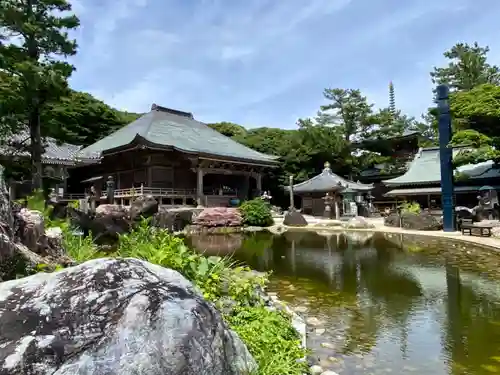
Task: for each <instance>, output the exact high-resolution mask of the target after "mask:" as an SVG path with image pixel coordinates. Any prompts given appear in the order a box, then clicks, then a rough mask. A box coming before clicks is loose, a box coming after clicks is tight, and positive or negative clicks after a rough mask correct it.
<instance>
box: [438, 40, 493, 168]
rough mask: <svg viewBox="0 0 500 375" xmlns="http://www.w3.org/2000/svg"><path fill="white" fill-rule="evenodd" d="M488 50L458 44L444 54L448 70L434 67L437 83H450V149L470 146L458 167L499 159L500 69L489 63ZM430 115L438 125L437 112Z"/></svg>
mask: <svg viewBox="0 0 500 375" xmlns="http://www.w3.org/2000/svg"><path fill="white" fill-rule="evenodd" d="M488 52H489V47H481V46H479V45H478V43H474V44H473V45H472V46H471V45H468V44H464V43H458V44H456V45H455V46H454V47H452V48H451V50H449V51H447V52H445V54H444V55H445V57H447V58H448V59H449V60H451V61H450V63H449V64H448V66H447V67H444V68H434V71H433V72H432V73H431V77H432V79H433V82H434V83H437V84H441V83H443V84H448V85H449V86H450V89H451V91H452V93H451V94H450V110H451V114H452V127H453V130H454V134H453V138H452V141H451V144H450V146H454V147H457V146H467V147H466V148H462V149H461V150H460V151H459V152H458V153H457V154H456V155H455V157H454V160H453V163H454V165H455V166H461V165H465V164H475V163H479V162H483V161H487V160H494V161H495V162H498V161H499V160H500V157H499V156H500V152H499V151H497V150H500V148H499V147H498V146H500V142H499V141H500V127H499V125H500V110H499V108H500V86H499V85H500V68H499V67H498V66H496V65H491V64H490V63H488V61H487V55H488ZM429 113H430V114H431V115H433V116H434V117H435V120H434V121H435V122H437V110H435V109H433V110H430V111H429Z"/></svg>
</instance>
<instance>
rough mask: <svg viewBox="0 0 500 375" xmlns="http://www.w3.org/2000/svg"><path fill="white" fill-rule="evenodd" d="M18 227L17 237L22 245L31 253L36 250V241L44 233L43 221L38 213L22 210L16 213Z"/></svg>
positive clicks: (41, 215)
mask: <svg viewBox="0 0 500 375" xmlns="http://www.w3.org/2000/svg"><path fill="white" fill-rule="evenodd" d="M17 219H18V220H19V223H20V227H19V231H18V233H17V235H18V236H19V240H20V241H21V243H22V244H23V245H25V246H26V247H27V248H28V249H30V250H32V251H36V250H37V248H38V240H39V239H40V237H42V235H43V234H44V232H45V221H44V218H43V214H42V213H41V212H40V211H36V210H29V209H27V208H22V209H21V210H20V211H19V213H17Z"/></svg>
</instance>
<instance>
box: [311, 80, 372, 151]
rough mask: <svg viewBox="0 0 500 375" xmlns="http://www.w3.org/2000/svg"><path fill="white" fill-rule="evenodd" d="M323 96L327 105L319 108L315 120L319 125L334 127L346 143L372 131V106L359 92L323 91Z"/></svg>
mask: <svg viewBox="0 0 500 375" xmlns="http://www.w3.org/2000/svg"><path fill="white" fill-rule="evenodd" d="M323 96H324V97H325V99H326V100H328V101H329V103H328V104H326V105H322V106H321V110H320V111H319V113H318V117H317V119H316V121H317V123H318V124H319V125H323V126H328V125H329V126H335V128H336V129H337V130H338V131H339V132H340V133H341V134H342V136H343V138H344V140H345V141H346V142H347V143H349V142H352V141H353V140H354V138H353V137H355V136H361V137H363V136H365V135H366V134H367V133H369V132H370V130H372V128H373V125H374V124H373V123H372V122H371V121H370V120H371V115H372V105H370V104H368V101H367V99H366V97H365V96H363V95H362V94H361V91H360V90H353V89H341V88H336V89H325V91H324V92H323Z"/></svg>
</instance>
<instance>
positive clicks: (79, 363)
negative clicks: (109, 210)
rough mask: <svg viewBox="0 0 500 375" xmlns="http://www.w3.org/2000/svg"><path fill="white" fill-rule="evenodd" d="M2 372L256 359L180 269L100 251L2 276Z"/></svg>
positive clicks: (118, 370)
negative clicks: (61, 265)
mask: <svg viewBox="0 0 500 375" xmlns="http://www.w3.org/2000/svg"><path fill="white" fill-rule="evenodd" d="M0 332H1V337H2V345H0V374H9V375H26V374H29V375H48V374H51V375H96V374H107V375H125V374H157V375H160V374H172V375H174V374H183V375H201V374H206V375H219V374H220V375H236V374H242V375H243V374H245V375H247V374H249V373H250V372H252V371H255V370H256V364H255V361H254V360H253V358H252V357H251V355H250V354H249V352H248V350H247V349H246V347H245V345H244V344H243V343H242V342H241V340H240V339H239V338H238V336H237V335H236V334H235V333H234V332H232V331H231V330H230V329H228V327H227V326H226V324H225V323H224V321H223V320H222V317H221V315H220V314H219V312H218V311H217V310H215V308H214V307H213V306H212V305H211V304H210V303H208V302H206V301H205V300H204V299H203V298H202V297H201V296H200V295H199V294H198V293H197V292H195V290H193V287H192V285H191V283H190V282H189V281H188V280H186V279H185V278H184V277H183V276H182V275H180V274H179V273H178V272H175V271H172V270H169V269H166V268H162V267H159V266H155V265H152V264H149V263H147V262H144V261H140V260H137V259H130V258H129V259H118V260H116V259H115V260H112V259H98V260H93V261H89V262H86V263H84V264H81V265H79V266H77V267H72V268H68V269H65V270H63V271H60V272H56V273H51V274H48V273H39V274H37V275H33V276H30V277H26V278H23V279H18V280H12V281H9V282H5V283H1V284H0Z"/></svg>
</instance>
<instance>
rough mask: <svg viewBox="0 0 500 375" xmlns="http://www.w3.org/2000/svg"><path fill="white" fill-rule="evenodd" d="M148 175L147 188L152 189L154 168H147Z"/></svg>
mask: <svg viewBox="0 0 500 375" xmlns="http://www.w3.org/2000/svg"><path fill="white" fill-rule="evenodd" d="M146 175H147V177H146V178H147V182H146V184H147V185H146V186H147V187H152V185H153V171H152V168H151V167H147V168H146Z"/></svg>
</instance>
